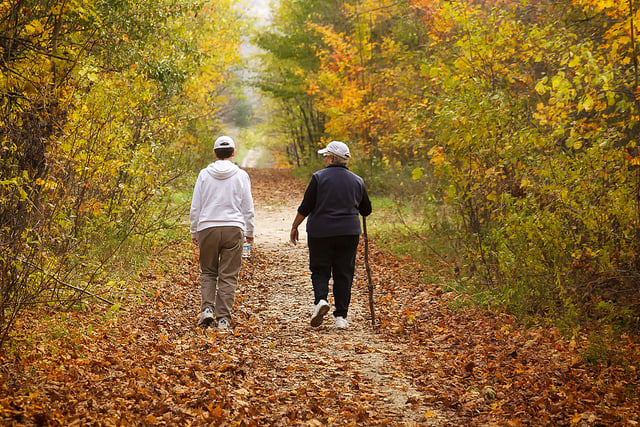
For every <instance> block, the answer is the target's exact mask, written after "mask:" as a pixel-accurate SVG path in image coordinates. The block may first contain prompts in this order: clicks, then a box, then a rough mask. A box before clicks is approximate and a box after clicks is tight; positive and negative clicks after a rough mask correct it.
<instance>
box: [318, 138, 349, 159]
mask: <svg viewBox="0 0 640 427" xmlns="http://www.w3.org/2000/svg"><path fill="white" fill-rule="evenodd" d="M326 153H331V154H335V155H336V156H338V157H342V158H343V159H348V158H350V157H351V152H349V147H347V144H345V143H344V142H342V141H331V142H330V143H329V145H327V147H326V148H323V149H322V150H318V154H326Z"/></svg>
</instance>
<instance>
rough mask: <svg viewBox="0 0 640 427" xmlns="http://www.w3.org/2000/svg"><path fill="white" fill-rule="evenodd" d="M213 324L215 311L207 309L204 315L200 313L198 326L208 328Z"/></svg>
mask: <svg viewBox="0 0 640 427" xmlns="http://www.w3.org/2000/svg"><path fill="white" fill-rule="evenodd" d="M211 323H213V310H211V309H210V308H209V307H207V308H205V309H204V311H203V312H202V313H200V321H199V322H198V326H204V327H207V326H209V325H210V324H211Z"/></svg>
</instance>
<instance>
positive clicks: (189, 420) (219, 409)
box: [0, 170, 640, 426]
mask: <svg viewBox="0 0 640 427" xmlns="http://www.w3.org/2000/svg"><path fill="white" fill-rule="evenodd" d="M250 172H251V175H252V182H253V191H254V197H255V199H256V208H257V218H261V219H260V221H261V223H260V226H261V227H262V229H263V232H261V230H260V228H258V230H257V235H256V243H255V245H254V248H253V250H252V258H251V259H250V260H249V261H248V262H245V263H244V265H243V269H242V272H241V283H240V286H239V290H238V295H237V300H236V305H235V307H236V308H235V315H234V329H233V332H231V333H220V332H217V331H215V330H214V329H207V330H204V331H203V330H202V329H200V328H198V327H197V325H196V324H197V316H198V313H199V301H200V299H199V298H200V297H199V278H198V265H197V253H196V251H195V249H194V248H193V246H190V243H189V242H187V240H188V238H187V237H188V236H187V231H186V230H185V243H184V245H183V246H180V247H176V248H175V249H174V253H173V257H167V258H166V259H163V260H162V262H161V263H159V264H162V266H161V267H158V270H157V271H148V272H146V273H145V274H143V275H141V276H140V277H139V284H137V285H136V286H139V287H140V289H141V290H142V293H140V294H138V295H135V296H129V297H128V298H126V299H125V298H123V300H122V306H123V307H124V309H120V310H115V309H111V310H108V309H106V308H104V306H101V305H97V304H95V305H91V306H90V310H86V311H81V312H75V311H72V312H64V313H61V312H49V311H42V309H40V310H36V311H33V312H30V313H25V316H24V318H23V319H21V321H20V322H19V324H18V326H17V328H16V336H15V340H14V341H13V343H12V344H11V345H10V346H8V347H7V348H6V349H5V350H4V353H3V354H2V356H1V357H0V363H1V367H2V370H1V371H0V375H1V378H2V381H1V383H0V422H1V423H2V424H4V425H74V424H77V425H86V424H92V425H105V426H108V425H223V424H232V425H233V424H237V425H311V426H313V425H408V424H420V425H514V426H517V425H554V426H555V425H577V426H580V425H584V426H587V425H607V426H608V425H625V426H626V425H630V426H632V425H637V424H638V423H639V422H640V417H639V415H638V414H639V413H640V399H639V395H640V390H639V389H638V386H639V382H638V374H637V369H638V366H637V361H638V357H637V356H638V354H639V352H638V346H637V345H636V344H634V342H633V341H632V340H629V342H628V343H626V344H625V345H626V354H627V356H628V357H627V361H628V362H627V363H621V364H617V365H613V364H612V365H610V366H590V365H587V364H586V363H585V361H584V360H583V358H582V357H581V354H583V351H584V348H583V347H584V346H585V345H586V344H585V342H583V341H581V340H577V341H566V340H564V339H563V338H562V337H561V336H560V334H559V333H558V331H557V330H554V329H545V328H537V329H525V328H523V327H521V326H519V325H518V324H517V323H516V322H515V321H514V320H513V319H512V318H511V317H509V316H507V315H504V314H501V313H487V312H483V311H480V310H471V309H455V310H452V309H451V308H449V307H450V305H449V304H448V303H449V302H451V300H452V299H454V298H455V295H454V294H453V293H443V292H442V291H441V290H440V287H439V286H438V285H430V284H423V283H420V282H421V280H420V277H422V276H423V272H421V271H420V270H419V268H418V267H417V266H413V265H411V264H410V263H408V262H407V261H398V260H395V259H393V258H390V257H389V256H388V255H386V254H384V253H382V252H380V251H379V250H378V249H377V248H376V247H375V245H373V246H372V248H371V254H370V265H371V268H372V273H373V282H374V284H375V297H376V310H377V313H376V314H377V317H378V319H379V321H380V325H378V326H377V327H376V329H375V330H373V329H372V328H371V325H370V318H369V317H368V316H369V314H368V301H367V282H366V281H367V279H366V274H365V272H364V265H363V260H362V254H360V258H359V260H358V272H357V277H356V283H355V284H354V295H353V299H352V309H351V310H350V314H349V321H350V323H351V325H350V328H349V329H347V330H346V331H339V330H336V329H335V328H333V327H332V325H331V321H330V320H331V319H330V317H331V316H330V315H329V316H328V318H327V319H326V320H325V323H323V325H322V326H321V327H320V328H311V327H310V326H309V325H308V318H309V314H310V308H311V303H312V291H311V285H310V279H309V276H308V273H307V259H306V256H307V253H306V248H305V247H304V246H301V247H292V246H291V245H289V244H287V242H286V240H287V239H288V227H289V226H290V224H291V221H292V219H293V216H294V214H295V207H296V206H297V203H299V201H300V199H301V197H302V192H303V191H304V183H300V182H299V181H296V180H294V179H292V178H289V177H288V175H287V174H286V172H284V171H275V170H252V171H250ZM371 221H375V213H374V216H373V217H372V218H371ZM265 229H268V230H265ZM261 233H262V234H261Z"/></svg>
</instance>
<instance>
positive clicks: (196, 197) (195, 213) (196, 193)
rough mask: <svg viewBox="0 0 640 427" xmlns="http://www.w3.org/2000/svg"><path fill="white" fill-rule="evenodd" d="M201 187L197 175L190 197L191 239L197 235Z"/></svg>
mask: <svg viewBox="0 0 640 427" xmlns="http://www.w3.org/2000/svg"><path fill="white" fill-rule="evenodd" d="M201 187H202V179H201V178H200V175H198V179H197V180H196V185H195V187H194V189H193V196H192V197H191V210H190V212H189V223H190V232H191V237H192V238H194V237H196V236H197V234H198V219H199V218H200V208H201V206H200V205H201V203H200V192H201Z"/></svg>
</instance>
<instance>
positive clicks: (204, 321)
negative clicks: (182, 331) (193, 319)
mask: <svg viewBox="0 0 640 427" xmlns="http://www.w3.org/2000/svg"><path fill="white" fill-rule="evenodd" d="M212 323H213V317H207V318H206V319H202V320H201V321H200V323H198V326H202V327H203V328H208V327H209V326H211V324H212Z"/></svg>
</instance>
